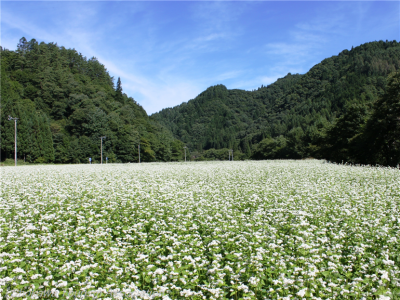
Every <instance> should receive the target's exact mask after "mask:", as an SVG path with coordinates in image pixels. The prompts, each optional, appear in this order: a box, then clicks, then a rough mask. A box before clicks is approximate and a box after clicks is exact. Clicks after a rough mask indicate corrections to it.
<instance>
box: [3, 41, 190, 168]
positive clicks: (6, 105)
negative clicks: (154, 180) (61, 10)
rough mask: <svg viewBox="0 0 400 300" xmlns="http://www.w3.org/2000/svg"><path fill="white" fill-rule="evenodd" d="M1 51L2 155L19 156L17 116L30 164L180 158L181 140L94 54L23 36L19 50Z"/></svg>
mask: <svg viewBox="0 0 400 300" xmlns="http://www.w3.org/2000/svg"><path fill="white" fill-rule="evenodd" d="M0 54H1V124H0V125H1V157H2V159H3V160H4V159H6V158H12V157H13V156H14V124H13V122H9V121H8V120H7V116H8V115H11V116H12V117H17V118H19V120H18V157H19V159H26V160H27V161H30V162H56V163H79V162H81V163H82V162H88V158H89V157H91V158H92V161H97V162H98V161H99V160H100V137H101V136H106V139H105V140H104V142H103V151H104V157H108V158H109V160H110V161H111V162H115V161H119V162H131V161H137V160H138V144H139V142H140V143H141V159H142V161H154V160H161V161H169V160H171V159H179V158H181V156H182V150H183V148H182V143H181V142H179V141H178V140H176V139H174V138H173V136H172V134H171V132H170V131H169V130H167V129H166V128H165V127H163V126H162V125H160V124H159V123H157V122H155V121H153V120H150V119H149V117H148V115H147V114H146V112H145V111H144V109H143V108H142V107H141V106H140V105H139V104H138V103H136V101H135V100H134V99H132V98H130V97H127V96H126V95H125V94H123V93H122V86H121V81H120V80H118V83H117V86H116V87H115V88H114V82H113V78H112V77H110V75H109V74H108V72H107V70H106V69H105V67H104V66H103V65H102V64H101V63H100V62H99V61H98V60H97V59H96V58H94V57H93V58H91V59H87V58H86V57H84V56H82V54H80V53H78V52H77V51H76V50H74V49H65V48H64V47H59V46H57V44H53V43H49V44H46V43H43V42H42V43H40V44H39V43H38V42H37V41H36V40H34V39H33V40H31V41H29V42H28V41H26V39H25V38H22V39H21V40H20V43H19V45H18V49H17V50H16V51H9V50H3V49H1V51H0Z"/></svg>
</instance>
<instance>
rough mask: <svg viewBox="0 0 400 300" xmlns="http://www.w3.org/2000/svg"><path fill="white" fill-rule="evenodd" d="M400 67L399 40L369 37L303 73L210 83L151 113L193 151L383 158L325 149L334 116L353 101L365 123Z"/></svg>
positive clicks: (257, 156)
mask: <svg viewBox="0 0 400 300" xmlns="http://www.w3.org/2000/svg"><path fill="white" fill-rule="evenodd" d="M399 69H400V43H398V42H396V41H392V42H388V41H386V42H383V41H379V42H371V43H367V44H363V45H361V46H359V47H355V48H354V49H351V50H350V51H349V50H344V51H342V52H341V53H339V55H337V56H332V57H330V58H327V59H325V60H323V61H322V62H321V63H319V64H317V65H315V66H314V67H313V68H311V70H310V71H309V72H307V73H306V74H304V75H298V74H296V75H292V74H288V75H287V76H285V77H284V78H281V79H279V80H277V81H276V82H275V83H273V84H271V85H269V86H267V87H261V88H259V89H258V90H256V91H251V92H250V91H243V90H228V89H226V87H225V86H223V85H217V86H213V87H210V88H208V89H207V90H206V91H204V92H203V93H201V94H200V95H199V96H197V97H196V98H195V99H193V100H190V101H188V102H187V103H182V104H181V105H179V106H176V107H174V108H167V109H163V110H162V111H160V112H159V113H156V114H154V115H152V116H151V118H152V119H154V120H156V121H159V122H161V123H162V124H164V125H165V126H166V127H167V128H169V129H170V130H171V131H172V132H173V134H174V136H175V137H177V138H178V139H180V140H181V141H183V142H184V143H185V144H187V146H188V147H189V148H190V149H192V150H196V151H204V150H208V149H212V148H215V149H222V148H232V149H234V150H235V151H236V157H239V158H240V157H241V158H245V157H248V158H254V159H265V158H304V157H308V156H316V157H325V158H330V159H331V160H334V161H339V160H343V158H344V160H345V161H351V162H361V161H362V162H364V163H385V162H384V161H385V160H382V157H381V159H377V158H375V159H372V158H369V159H361V160H360V159H354V157H353V158H351V157H350V156H349V155H348V154H344V155H341V156H340V155H339V156H335V155H331V154H332V151H331V150H332V146H335V145H333V144H332V141H331V143H329V138H330V137H332V136H333V133H335V134H337V132H335V129H334V128H336V127H337V126H336V124H337V122H338V120H339V118H343V116H345V115H346V114H351V113H352V111H354V107H355V106H358V107H359V108H360V109H361V110H362V112H361V111H359V120H358V121H355V120H354V122H361V123H362V122H366V120H367V119H368V116H369V115H370V114H372V111H373V110H375V111H376V109H378V107H376V106H375V108H374V104H373V103H375V102H377V101H378V99H381V98H382V97H384V94H385V91H386V85H387V83H388V76H389V74H391V73H393V72H395V71H397V70H399ZM360 114H361V115H360ZM361 119H362V120H361ZM361 123H360V124H359V123H357V124H359V125H360V126H361ZM335 126H336V127H335ZM342 129H343V128H342ZM343 130H344V132H342V133H341V134H339V135H340V136H341V137H342V138H343V139H345V140H346V141H347V140H348V139H350V138H352V137H354V135H356V134H357V135H359V134H360V131H359V130H353V131H352V132H347V129H346V127H345V128H344V129H343ZM349 130H351V129H349ZM360 145H361V144H359V146H360ZM336 146H337V147H339V148H340V147H343V146H345V145H341V146H340V145H336ZM346 147H347V146H346ZM340 149H341V148H340ZM339 152H340V150H339ZM345 152H346V151H345ZM353 153H354V152H353ZM226 156H227V157H228V152H227V151H226ZM386 163H387V162H386Z"/></svg>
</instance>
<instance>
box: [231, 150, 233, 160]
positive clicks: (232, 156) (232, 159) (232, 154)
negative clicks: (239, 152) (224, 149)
mask: <svg viewBox="0 0 400 300" xmlns="http://www.w3.org/2000/svg"><path fill="white" fill-rule="evenodd" d="M231 151H232V161H233V149H231Z"/></svg>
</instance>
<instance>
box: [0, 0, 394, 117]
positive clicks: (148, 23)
mask: <svg viewBox="0 0 400 300" xmlns="http://www.w3.org/2000/svg"><path fill="white" fill-rule="evenodd" d="M0 5H1V46H3V47H4V48H7V49H10V50H15V49H16V46H17V44H18V41H19V39H20V38H21V37H23V36H24V37H26V38H27V39H28V40H30V39H32V38H35V39H36V40H38V41H39V42H41V41H44V42H56V43H57V44H58V45H59V46H64V47H66V48H75V49H76V50H77V51H78V52H81V53H82V54H83V55H84V56H86V57H88V58H90V57H93V56H95V57H97V58H98V59H99V61H100V62H101V63H102V64H104V65H105V67H106V68H107V70H108V71H109V73H110V74H111V76H114V78H115V82H116V79H117V78H118V77H121V81H122V87H123V91H124V92H125V93H126V94H127V95H128V96H131V97H133V98H134V99H135V100H136V101H138V102H139V103H140V104H141V105H142V106H143V107H144V108H145V110H146V111H147V113H148V114H152V113H154V112H157V111H159V110H161V109H162V108H166V107H172V106H175V105H178V104H180V103H182V102H186V101H188V100H190V99H193V98H194V97H196V96H197V95H198V94H199V93H201V92H202V91H204V90H205V89H206V88H208V87H209V86H212V85H216V84H221V83H222V84H224V85H226V86H227V88H229V89H234V88H239V89H245V90H253V89H256V88H258V87H260V86H261V85H262V84H263V85H268V84H270V83H273V82H274V81H275V80H276V79H278V78H280V77H283V76H285V75H286V74H287V73H289V72H291V73H300V74H303V73H306V72H307V71H308V70H309V69H310V68H311V67H312V66H314V65H315V64H317V63H319V62H320V61H321V60H323V59H324V58H327V57H331V56H333V55H337V54H338V53H339V52H341V51H342V50H344V49H351V47H352V46H358V45H360V44H363V43H366V42H371V41H375V40H397V41H399V40H400V34H399V31H400V18H399V15H400V2H399V1H388V2H384V1H332V2H329V1H310V2H306V1H294V2H290V1H254V2H249V1H247V2H246V1H232V2H230V1H229V2H228V1H210V2H208V1H176V2H167V1H118V2H112V1H87V2H82V1H42V2H35V1H1V3H0Z"/></svg>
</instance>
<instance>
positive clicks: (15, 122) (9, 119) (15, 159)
mask: <svg viewBox="0 0 400 300" xmlns="http://www.w3.org/2000/svg"><path fill="white" fill-rule="evenodd" d="M12 120H14V125H15V130H14V132H15V142H14V147H15V153H14V161H15V166H17V120H18V118H13V117H11V116H10V115H9V116H8V121H12Z"/></svg>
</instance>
